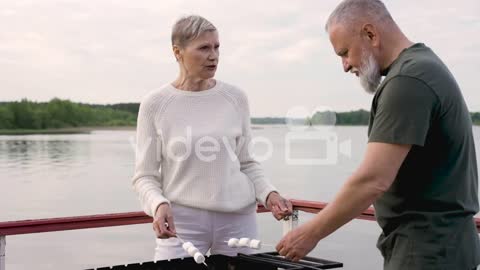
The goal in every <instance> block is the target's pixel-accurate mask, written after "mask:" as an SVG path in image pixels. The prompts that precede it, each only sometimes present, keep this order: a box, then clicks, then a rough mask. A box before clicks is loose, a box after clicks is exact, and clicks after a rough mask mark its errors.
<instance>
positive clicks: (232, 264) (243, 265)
mask: <svg viewBox="0 0 480 270" xmlns="http://www.w3.org/2000/svg"><path fill="white" fill-rule="evenodd" d="M205 259H206V260H205V262H206V263H207V265H208V267H207V266H205V265H203V264H197V263H195V261H194V260H193V258H191V257H188V258H182V259H173V260H165V261H157V262H145V263H135V264H128V265H117V266H113V267H112V266H109V267H101V268H92V269H88V270H94V269H96V270H184V269H185V270H187V269H188V270H197V269H198V270H207V269H208V270H257V269H258V270H277V269H285V270H303V269H305V270H315V269H332V268H341V267H343V264H342V263H340V262H335V261H329V260H324V259H319V258H313V257H305V258H304V259H303V260H301V261H299V262H291V261H289V260H286V259H285V258H283V257H282V256H280V255H278V253H277V252H267V253H257V254H252V255H245V254H238V255H237V256H235V257H229V256H225V255H212V256H209V257H206V258H205Z"/></svg>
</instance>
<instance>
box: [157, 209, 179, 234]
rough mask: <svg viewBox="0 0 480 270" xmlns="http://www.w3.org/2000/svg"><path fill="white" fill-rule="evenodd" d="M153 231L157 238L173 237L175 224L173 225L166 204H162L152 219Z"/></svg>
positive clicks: (171, 216)
mask: <svg viewBox="0 0 480 270" xmlns="http://www.w3.org/2000/svg"><path fill="white" fill-rule="evenodd" d="M153 230H154V231H155V234H156V235H157V237H158V238H162V239H165V238H170V237H175V236H176V234H177V232H176V231H175V224H174V223H173V215H172V209H171V208H170V205H169V204H168V203H162V204H160V206H159V207H158V208H157V212H155V217H154V218H153Z"/></svg>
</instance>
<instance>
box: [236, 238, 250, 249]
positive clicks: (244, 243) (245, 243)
mask: <svg viewBox="0 0 480 270" xmlns="http://www.w3.org/2000/svg"><path fill="white" fill-rule="evenodd" d="M249 243H250V239H249V238H240V240H238V244H237V247H248V244H249Z"/></svg>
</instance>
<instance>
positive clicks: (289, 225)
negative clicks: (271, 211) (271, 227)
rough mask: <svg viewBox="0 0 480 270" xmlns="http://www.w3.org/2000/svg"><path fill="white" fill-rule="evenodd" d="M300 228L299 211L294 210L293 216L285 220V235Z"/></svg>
mask: <svg viewBox="0 0 480 270" xmlns="http://www.w3.org/2000/svg"><path fill="white" fill-rule="evenodd" d="M297 226H298V210H295V209H294V210H293V212H292V215H291V216H289V217H286V218H285V219H284V220H283V235H284V236H285V235H286V234H287V233H288V232H289V231H291V230H293V229H295V227H297Z"/></svg>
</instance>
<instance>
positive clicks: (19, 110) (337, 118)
mask: <svg viewBox="0 0 480 270" xmlns="http://www.w3.org/2000/svg"><path fill="white" fill-rule="evenodd" d="M139 106H140V104H139V103H118V104H109V105H96V104H83V103H75V102H71V101H69V100H61V99H58V98H54V99H52V100H50V101H49V102H33V101H29V100H27V99H22V100H21V101H15V102H0V129H54V128H69V127H87V126H89V127H93V126H134V125H135V124H136V120H137V114H138V109H139ZM471 116H472V121H473V123H474V124H477V125H480V112H476V113H471ZM369 118H370V112H369V111H366V110H356V111H350V112H333V111H330V112H317V113H315V114H314V115H313V116H312V117H309V118H306V119H304V120H301V121H304V123H305V124H306V125H322V124H325V125H332V124H335V125H368V121H369ZM288 122H289V121H288V119H286V118H284V117H253V118H252V123H253V124H259V125H261V124H287V123H288Z"/></svg>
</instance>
